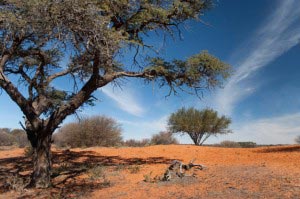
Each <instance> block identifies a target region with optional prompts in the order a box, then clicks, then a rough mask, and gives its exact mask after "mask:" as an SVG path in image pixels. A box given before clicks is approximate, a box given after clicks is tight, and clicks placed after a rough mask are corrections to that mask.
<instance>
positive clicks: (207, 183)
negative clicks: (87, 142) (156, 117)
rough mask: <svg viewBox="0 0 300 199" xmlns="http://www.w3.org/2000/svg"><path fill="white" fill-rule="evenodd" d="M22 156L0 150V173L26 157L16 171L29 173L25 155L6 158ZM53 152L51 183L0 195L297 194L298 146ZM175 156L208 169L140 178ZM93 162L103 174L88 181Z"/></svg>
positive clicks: (152, 173)
mask: <svg viewBox="0 0 300 199" xmlns="http://www.w3.org/2000/svg"><path fill="white" fill-rule="evenodd" d="M22 155H23V150H22V149H13V150H10V151H7V150H6V151H0V161H1V164H0V165H1V167H0V169H1V175H3V173H4V172H7V170H8V168H10V167H11V168H12V170H11V171H13V169H14V168H16V164H18V165H19V166H20V165H22V161H25V160H27V163H26V164H27V170H26V169H23V170H22V169H21V170H20V172H23V173H22V174H25V173H26V172H28V170H30V162H28V161H29V160H28V159H24V160H23V159H22V160H19V162H18V161H11V160H14V158H18V157H19V156H22ZM53 157H54V159H53V161H54V168H57V167H64V168H67V169H66V171H63V172H61V173H60V175H58V176H55V178H53V184H54V187H53V188H51V189H48V190H35V189H31V190H24V191H23V192H20V191H13V190H11V191H8V190H3V189H2V192H0V194H2V195H0V198H18V197H19V198H32V197H33V196H34V198H51V197H52V198H195V199H196V198H295V199H296V198H300V146H288V147H268V148H255V149H240V148H239V149H237V148H234V149H230V148H213V147H198V146H192V145H170V146H151V147H143V148H87V149H72V150H71V151H70V152H67V151H65V152H62V151H59V150H54V155H53ZM8 158H11V159H8ZM174 159H177V160H180V161H183V162H184V163H188V162H189V161H190V160H192V159H196V160H195V163H200V164H204V165H205V166H207V169H204V170H202V171H197V177H196V178H193V177H186V178H184V179H182V180H175V181H171V182H160V181H159V182H144V180H145V179H146V178H150V179H153V178H154V177H155V176H162V175H163V173H164V171H165V170H166V168H167V167H168V165H169V164H170V162H171V161H172V160H174ZM9 160H10V161H11V162H9ZM26 164H25V165H26ZM96 164H98V165H101V167H103V168H104V169H105V171H104V172H103V173H104V175H105V177H103V176H102V177H100V178H99V179H96V180H91V179H90V177H89V176H90V175H89V172H86V171H85V172H83V170H84V169H86V166H87V165H96ZM5 169H6V170H5ZM68 171H69V172H68ZM2 181H3V180H2ZM2 183H3V182H2Z"/></svg>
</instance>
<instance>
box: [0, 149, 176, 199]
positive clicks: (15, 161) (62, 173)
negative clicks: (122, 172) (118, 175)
mask: <svg viewBox="0 0 300 199" xmlns="http://www.w3.org/2000/svg"><path fill="white" fill-rule="evenodd" d="M172 161H173V160H172V159H167V158H164V157H149V158H122V157H120V156H102V155H99V154H97V153H96V152H93V151H79V152H75V151H69V150H66V151H60V152H52V162H53V169H52V176H51V177H52V183H53V185H52V187H51V188H49V189H30V190H26V189H25V191H24V190H22V191H21V193H20V195H19V196H16V198H18V197H19V198H32V196H35V197H41V198H44V197H47V198H49V196H50V198H57V197H59V198H70V197H71V198H75V197H76V198H77V197H86V196H87V195H86V194H88V193H91V192H92V191H93V190H95V189H98V190H99V189H103V188H106V187H109V186H112V185H111V184H110V183H108V182H106V181H105V180H104V181H103V180H102V181H101V180H100V181H98V180H96V181H92V180H89V179H88V178H78V177H79V176H81V175H83V174H86V173H87V172H89V170H90V169H91V168H94V167H97V166H101V167H105V168H110V169H114V168H118V167H120V166H122V167H126V166H131V165H145V164H170V163H171V162H172ZM0 165H1V166H0V194H3V193H6V192H8V191H10V190H11V189H12V183H17V182H19V181H21V182H23V183H25V182H26V181H27V180H28V179H29V178H30V174H31V170H32V162H31V158H28V157H14V158H3V159H0ZM12 178H16V179H18V180H19V181H18V180H14V179H12ZM21 184H22V183H21ZM20 186H22V185H20ZM14 189H15V188H14Z"/></svg>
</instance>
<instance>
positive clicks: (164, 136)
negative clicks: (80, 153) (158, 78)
mask: <svg viewBox="0 0 300 199" xmlns="http://www.w3.org/2000/svg"><path fill="white" fill-rule="evenodd" d="M150 143H151V144H153V145H168V144H178V141H177V140H176V138H174V137H173V134H172V133H171V132H163V131H162V132H159V133H158V134H155V135H153V136H152V138H151V141H150Z"/></svg>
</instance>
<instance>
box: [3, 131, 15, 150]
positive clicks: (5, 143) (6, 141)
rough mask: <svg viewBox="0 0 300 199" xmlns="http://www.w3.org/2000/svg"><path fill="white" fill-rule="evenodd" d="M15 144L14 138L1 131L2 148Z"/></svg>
mask: <svg viewBox="0 0 300 199" xmlns="http://www.w3.org/2000/svg"><path fill="white" fill-rule="evenodd" d="M13 144H14V137H13V136H12V135H11V134H10V133H8V132H5V131H1V130H0V146H11V145H13Z"/></svg>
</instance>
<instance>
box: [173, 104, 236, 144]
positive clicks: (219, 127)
mask: <svg viewBox="0 0 300 199" xmlns="http://www.w3.org/2000/svg"><path fill="white" fill-rule="evenodd" d="M230 123H231V120H230V119H229V118H227V117H225V116H221V117H219V116H218V113H217V112H216V111H214V110H212V109H204V110H202V111H199V110H197V109H195V108H188V109H186V108H181V109H179V110H178V111H176V112H175V113H172V114H171V116H170V118H169V122H168V125H169V129H170V131H171V132H173V133H186V134H188V135H189V136H190V137H191V139H192V140H193V142H194V144H195V145H202V144H203V143H204V142H205V141H206V140H207V139H208V138H209V137H210V136H211V135H217V134H227V133H230V132H231V131H230V130H229V129H228V127H229V125H230Z"/></svg>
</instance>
